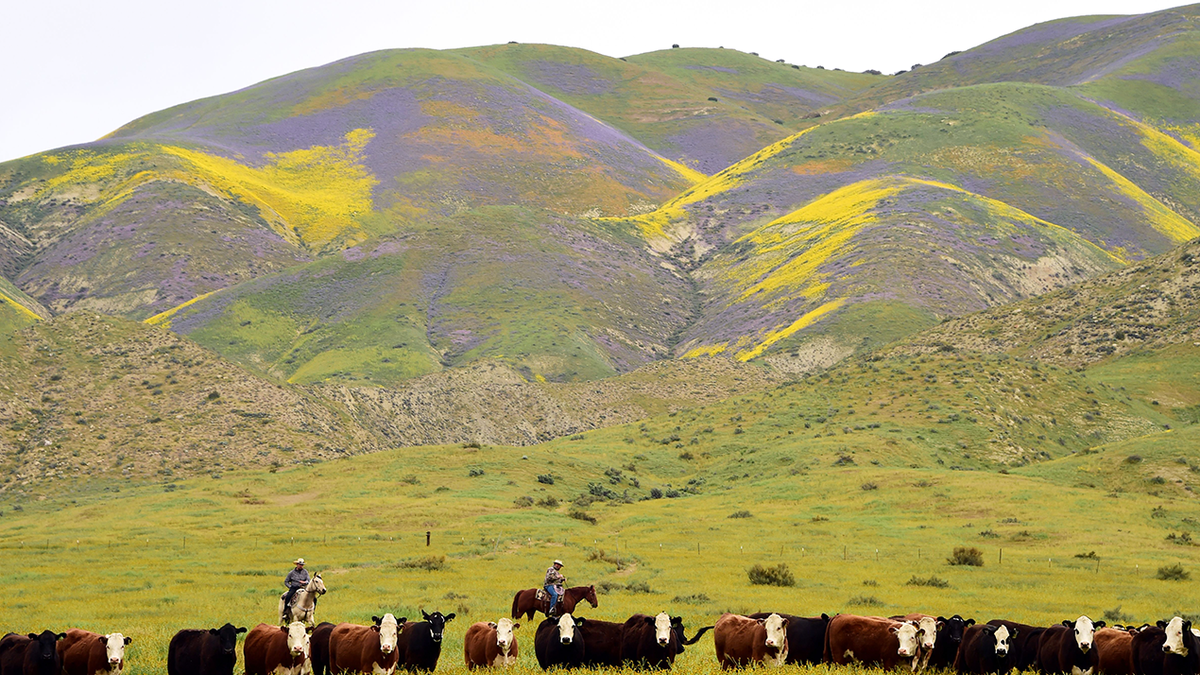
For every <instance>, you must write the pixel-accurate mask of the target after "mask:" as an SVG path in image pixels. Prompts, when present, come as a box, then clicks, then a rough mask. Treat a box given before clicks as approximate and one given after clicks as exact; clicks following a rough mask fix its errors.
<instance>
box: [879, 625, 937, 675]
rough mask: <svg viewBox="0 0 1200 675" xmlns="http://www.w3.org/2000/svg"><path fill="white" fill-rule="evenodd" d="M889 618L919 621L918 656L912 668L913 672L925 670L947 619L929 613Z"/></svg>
mask: <svg viewBox="0 0 1200 675" xmlns="http://www.w3.org/2000/svg"><path fill="white" fill-rule="evenodd" d="M889 618H890V619H891V620H892V621H916V622H917V658H915V659H913V662H912V669H913V672H916V671H918V670H925V668H926V667H928V666H929V659H931V658H933V651H934V649H936V648H937V638H938V633H940V632H941V630H942V627H943V626H944V625H945V623H946V622H945V620H944V619H939V618H937V617H934V616H930V615H928V614H916V613H914V614H905V615H903V616H893V617H889Z"/></svg>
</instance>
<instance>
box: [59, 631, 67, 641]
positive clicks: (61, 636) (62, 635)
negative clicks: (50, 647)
mask: <svg viewBox="0 0 1200 675" xmlns="http://www.w3.org/2000/svg"><path fill="white" fill-rule="evenodd" d="M57 638H58V639H59V640H66V639H67V634H66V633H59V634H58V636H57Z"/></svg>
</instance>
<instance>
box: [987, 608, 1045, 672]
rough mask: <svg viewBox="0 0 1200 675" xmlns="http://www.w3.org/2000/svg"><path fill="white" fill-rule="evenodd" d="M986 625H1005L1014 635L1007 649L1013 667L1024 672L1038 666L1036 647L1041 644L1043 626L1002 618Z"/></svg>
mask: <svg viewBox="0 0 1200 675" xmlns="http://www.w3.org/2000/svg"><path fill="white" fill-rule="evenodd" d="M988 625H989V626H1006V627H1007V628H1008V632H1010V633H1012V634H1013V635H1014V636H1015V638H1014V639H1013V641H1012V642H1011V643H1010V646H1009V649H1008V655H1009V656H1008V661H1009V664H1010V665H1011V666H1012V667H1013V668H1016V669H1017V670H1019V671H1021V672H1023V673H1024V672H1026V671H1030V670H1033V669H1034V668H1037V667H1038V648H1039V647H1040V646H1041V644H1042V633H1045V632H1046V629H1045V628H1042V627H1040V626H1030V625H1028V624H1024V623H1017V622H1016V621H1006V620H1004V619H992V620H991V621H989V622H988Z"/></svg>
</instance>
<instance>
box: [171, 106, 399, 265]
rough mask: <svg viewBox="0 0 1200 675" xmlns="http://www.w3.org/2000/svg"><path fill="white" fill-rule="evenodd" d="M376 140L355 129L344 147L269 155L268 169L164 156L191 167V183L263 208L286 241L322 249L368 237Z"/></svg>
mask: <svg viewBox="0 0 1200 675" xmlns="http://www.w3.org/2000/svg"><path fill="white" fill-rule="evenodd" d="M374 135H375V134H374V132H373V131H371V130H370V129H355V130H354V131H351V132H350V133H348V134H346V136H345V143H343V144H342V145H340V146H313V147H311V148H308V149H304V150H294V151H292V152H285V153H279V154H275V153H268V154H267V155H266V159H267V161H268V164H267V165H266V166H264V167H262V168H256V167H252V166H246V165H244V164H240V163H238V162H237V161H235V160H232V159H227V158H225V157H219V156H216V155H209V154H206V153H203V152H199V151H196V150H190V149H187V148H181V147H173V146H164V147H163V148H162V150H163V152H165V153H167V154H170V155H173V156H175V157H178V158H180V159H182V160H184V161H186V162H187V163H188V164H190V165H191V167H190V168H191V169H192V170H193V172H194V175H193V176H192V177H191V178H190V180H191V181H199V182H201V183H204V184H207V185H209V186H211V187H212V188H213V189H216V190H217V191H218V192H220V193H222V194H225V195H229V196H232V197H236V198H238V199H241V200H243V201H246V202H248V203H250V204H253V205H255V206H257V207H258V209H259V211H260V213H261V215H262V216H263V218H264V219H265V220H267V222H269V223H270V224H271V226H272V227H273V228H275V230H276V231H277V232H278V233H279V234H280V235H281V236H284V237H285V238H288V239H292V240H295V238H296V237H297V236H299V238H300V240H301V241H302V242H303V243H304V244H305V245H307V246H308V247H310V248H313V249H320V248H323V247H324V246H326V245H328V244H330V243H331V242H333V241H334V240H337V239H343V240H345V239H347V238H350V239H360V240H361V238H362V237H364V236H365V234H364V233H363V231H362V228H361V226H360V225H359V223H358V221H359V219H360V218H363V217H365V216H367V215H368V214H369V213H370V212H371V208H372V202H371V190H372V189H373V188H374V187H375V185H376V184H377V183H378V181H377V180H376V179H375V177H374V176H373V175H371V172H370V171H369V170H368V169H367V168H366V167H365V166H363V164H362V152H363V149H364V148H365V147H366V145H367V143H368V142H369V141H370V140H371V139H372V138H373V137H374ZM184 179H185V180H186V179H188V178H187V177H186V176H185V177H184Z"/></svg>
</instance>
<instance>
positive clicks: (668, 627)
mask: <svg viewBox="0 0 1200 675" xmlns="http://www.w3.org/2000/svg"><path fill="white" fill-rule="evenodd" d="M645 621H646V623H647V624H648V625H651V626H654V641H655V642H657V643H658V645H659V646H660V647H666V646H667V645H669V644H671V631H673V630H675V628H676V626H678V627H679V629H680V630H682V629H683V619H680V618H679V617H675V618H674V619H672V618H671V615H670V614H667V613H666V612H659V613H658V615H656V616H648V617H646V619H645Z"/></svg>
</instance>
